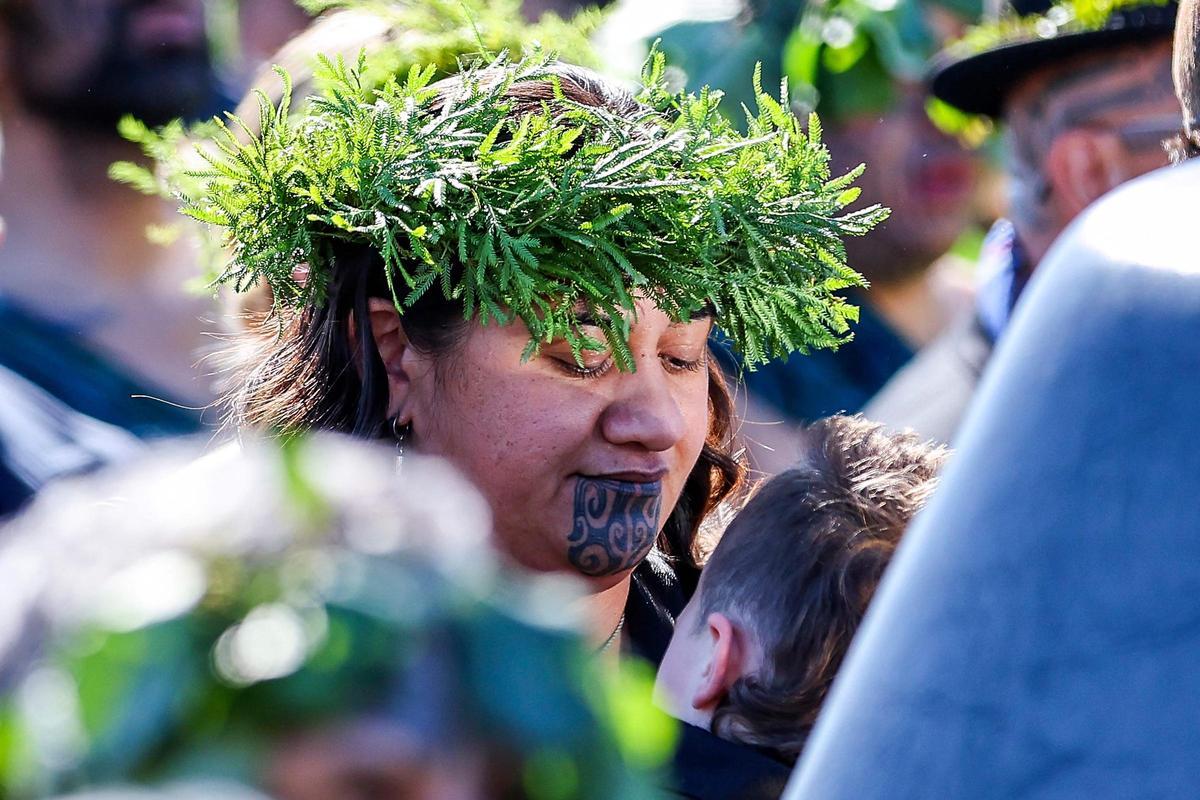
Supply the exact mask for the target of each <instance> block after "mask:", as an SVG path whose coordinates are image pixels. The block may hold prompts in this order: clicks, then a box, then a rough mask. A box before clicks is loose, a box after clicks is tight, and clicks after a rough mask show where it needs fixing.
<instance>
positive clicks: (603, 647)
mask: <svg viewBox="0 0 1200 800" xmlns="http://www.w3.org/2000/svg"><path fill="white" fill-rule="evenodd" d="M624 627H625V612H623V611H622V612H621V618H620V619H619V620H617V627H615V628H613V632H612V633H610V634H609V635H608V638H607V639H605V640H604V644H602V645H600V649H599V650H597V651H596V653H597V654H599V653H603V652H604V651H606V650H608V648H610V647H612V645H613V642H615V641H616V640H617V637H618V636H620V635H621V628H624Z"/></svg>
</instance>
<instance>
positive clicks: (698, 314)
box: [575, 303, 717, 328]
mask: <svg viewBox="0 0 1200 800" xmlns="http://www.w3.org/2000/svg"><path fill="white" fill-rule="evenodd" d="M716 316H717V312H716V309H714V308H713V307H712V304H711V303H710V304H707V305H705V306H704V307H703V308H700V309H697V310H696V311H694V312H693V313H692V316H691V317H690V318H688V319H686V320H683V321H681V322H672V323H671V327H673V328H674V327H679V326H682V325H687V324H689V323H692V322H699V321H700V320H706V319H716ZM575 319H576V320H577V321H578V322H579V324H580V325H592V326H594V327H597V328H599V327H601V326H603V325H604V324H606V323H611V322H612V317H610V316H609V315H608V314H605V313H604V312H602V311H589V310H587V309H585V308H581V309H578V310H577V311H576V312H575Z"/></svg>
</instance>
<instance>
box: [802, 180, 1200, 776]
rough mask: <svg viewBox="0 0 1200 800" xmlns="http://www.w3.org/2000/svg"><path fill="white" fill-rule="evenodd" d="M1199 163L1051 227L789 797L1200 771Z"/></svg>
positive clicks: (1130, 188) (1130, 187)
mask: <svg viewBox="0 0 1200 800" xmlns="http://www.w3.org/2000/svg"><path fill="white" fill-rule="evenodd" d="M1197 193H1200V163H1197V164H1192V165H1189V166H1185V167H1179V168H1176V169H1174V170H1163V171H1160V172H1157V173H1154V174H1152V175H1150V176H1148V177H1146V178H1143V179H1141V180H1138V181H1135V182H1133V183H1131V184H1129V185H1127V186H1126V187H1125V188H1123V189H1121V190H1119V191H1118V192H1116V193H1114V194H1113V195H1111V196H1109V197H1108V198H1107V199H1105V200H1103V201H1101V203H1100V204H1098V205H1097V206H1096V207H1095V208H1093V209H1092V210H1091V211H1090V212H1089V213H1087V214H1086V215H1085V216H1084V218H1083V219H1081V220H1080V221H1078V222H1077V223H1076V224H1075V225H1074V226H1073V227H1072V229H1070V230H1069V231H1068V233H1067V234H1066V235H1065V236H1064V237H1063V240H1061V241H1060V242H1059V244H1058V245H1057V246H1056V247H1055V248H1054V249H1053V250H1052V251H1051V253H1050V254H1049V255H1048V257H1047V259H1046V260H1045V262H1044V263H1043V267H1042V268H1041V269H1039V271H1038V274H1037V276H1036V277H1035V279H1034V280H1033V282H1032V284H1031V286H1030V291H1029V292H1028V293H1027V295H1026V297H1025V299H1023V301H1022V304H1021V305H1020V306H1019V307H1018V309H1017V313H1016V316H1015V318H1014V321H1013V327H1012V329H1011V331H1010V333H1009V335H1007V336H1006V338H1005V339H1004V341H1003V342H1002V344H1001V345H1000V347H999V349H998V351H997V355H996V358H995V359H994V361H993V362H992V364H991V365H990V366H989V369H988V372H987V374H986V375H985V378H984V382H983V385H982V387H981V392H980V394H979V396H978V397H977V401H976V404H975V406H974V407H973V408H972V410H971V412H970V413H969V415H968V418H967V420H966V423H965V427H964V429H963V432H962V437H961V440H960V444H961V447H960V452H959V454H958V457H957V460H956V461H955V462H954V463H952V465H951V467H950V468H949V470H948V472H947V474H946V476H945V479H944V482H943V484H942V487H941V489H940V490H939V492H938V494H937V496H936V497H935V498H934V499H933V501H932V502H931V503H930V506H929V507H928V509H927V510H926V512H925V514H924V515H923V516H922V517H921V518H920V519H918V520H917V522H916V523H915V524H914V526H913V529H912V530H911V532H910V533H909V534H908V538H907V540H906V541H905V543H904V544H903V545H902V546H901V548H900V552H899V553H898V555H897V558H896V560H895V562H894V563H893V566H892V568H891V571H890V573H889V574H888V575H887V576H886V577H885V580H884V583H883V585H882V587H881V589H880V592H879V594H878V596H877V598H876V600H875V603H874V606H873V609H872V611H871V612H870V613H869V614H868V617H867V621H866V623H865V625H864V627H863V629H862V632H861V634H860V637H859V639H858V641H857V642H856V643H855V646H854V648H853V649H852V651H851V654H850V657H849V658H848V660H847V663H846V666H845V668H844V670H843V672H842V675H841V677H840V678H839V680H838V683H837V684H836V685H835V687H834V690H833V693H832V695H831V698H830V702H829V703H828V705H827V706H826V710H825V713H824V716H823V718H822V719H821V720H820V722H819V723H818V725H817V728H816V731H815V732H814V735H813V738H812V739H811V740H810V744H809V747H808V750H807V751H806V753H805V755H804V758H803V759H802V761H801V762H800V764H799V766H798V767H797V772H796V774H795V775H794V776H793V781H792V784H791V785H790V787H789V791H788V793H786V794H785V797H787V798H792V799H794V798H806V799H807V798H814V799H815V798H819V800H837V799H838V798H854V800H870V799H871V798H888V800H897V799H898V798H922V799H923V800H924V799H925V798H938V800H955V799H956V798H964V799H965V798H971V800H987V798H1005V800H1018V799H1019V798H1039V800H1041V799H1044V798H1117V797H1120V798H1140V799H1142V800H1149V799H1150V798H1180V797H1195V796H1196V794H1197V786H1200V758H1197V755H1198V753H1200V602H1198V601H1197V598H1200V513H1198V512H1200V447H1198V446H1197V443H1198V442H1200V415H1198V414H1197V411H1200V249H1198V248H1197V244H1198V243H1200V230H1198V229H1197V226H1196V223H1195V211H1194V199H1195V197H1196V196H1197Z"/></svg>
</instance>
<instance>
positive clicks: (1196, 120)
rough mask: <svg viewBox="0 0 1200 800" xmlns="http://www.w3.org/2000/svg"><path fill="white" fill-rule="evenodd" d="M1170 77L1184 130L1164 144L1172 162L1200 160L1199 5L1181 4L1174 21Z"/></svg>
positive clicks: (1192, 0) (1193, 2)
mask: <svg viewBox="0 0 1200 800" xmlns="http://www.w3.org/2000/svg"><path fill="white" fill-rule="evenodd" d="M1171 74H1172V77H1173V78H1174V79H1175V94H1176V95H1177V96H1178V97H1179V105H1180V107H1181V108H1182V109H1183V130H1182V131H1181V132H1180V133H1178V134H1176V135H1175V136H1174V137H1172V138H1171V139H1169V140H1168V141H1167V142H1166V147H1167V152H1168V153H1169V154H1170V156H1171V161H1172V162H1174V163H1179V162H1180V161H1184V160H1186V159H1189V158H1195V157H1197V156H1200V3H1198V2H1196V0H1183V2H1181V3H1180V4H1179V11H1178V13H1177V14H1176V17H1175V49H1174V54H1173V56H1172V64H1171Z"/></svg>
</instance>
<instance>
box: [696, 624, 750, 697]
mask: <svg viewBox="0 0 1200 800" xmlns="http://www.w3.org/2000/svg"><path fill="white" fill-rule="evenodd" d="M705 625H706V626H707V628H708V637H709V645H710V649H709V659H708V664H707V665H706V666H705V668H704V673H703V674H702V675H701V678H700V682H699V684H697V686H696V691H695V693H694V694H693V695H692V707H693V708H696V709H702V710H712V709H713V708H715V707H716V706H717V704H719V703H720V702H721V700H722V699H724V697H725V694H726V692H728V691H729V687H730V686H732V685H733V684H734V682H735V681H737V680H738V678H741V677H742V676H743V675H745V674H746V671H747V669H748V667H749V663H748V660H747V649H746V642H745V635H744V633H743V631H742V630H741V629H740V628H739V627H738V626H737V625H736V624H734V622H733V621H732V620H730V619H729V617H727V616H725V615H724V614H722V613H720V612H719V611H714V612H713V613H711V614H709V615H708V619H707V620H705Z"/></svg>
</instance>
